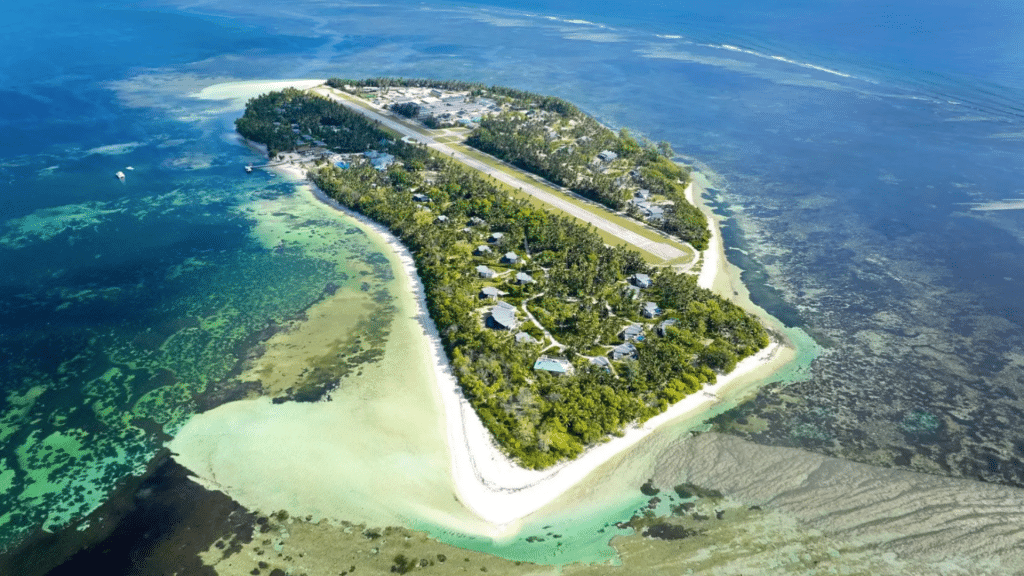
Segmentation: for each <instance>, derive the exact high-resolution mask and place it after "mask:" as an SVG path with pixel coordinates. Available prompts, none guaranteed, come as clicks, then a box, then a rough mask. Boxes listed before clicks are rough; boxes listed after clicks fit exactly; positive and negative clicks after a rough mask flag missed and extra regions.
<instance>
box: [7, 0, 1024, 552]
mask: <svg viewBox="0 0 1024 576" xmlns="http://www.w3.org/2000/svg"><path fill="white" fill-rule="evenodd" d="M1022 64H1024V5H1021V4H1019V3H1013V2H987V3H980V4H979V3H968V2H963V1H958V2H952V1H948V0H944V1H939V2H932V3H927V4H926V3H921V2H913V1H909V0H896V1H886V2H882V1H880V0H868V1H862V2H849V1H846V0H836V1H826V2H806V1H786V2H772V3H765V2H752V1H747V0H742V1H741V0H725V1H722V2H705V3H701V4H696V3H675V2H653V3H652V2H638V1H634V0H625V1H617V2H607V1H601V2H590V3H585V4H584V3H576V2H566V1H558V2H538V1H530V2H515V3H512V2H504V3H503V2H493V1H479V2H463V3H455V2H419V1H416V2H413V1H400V2H388V3H387V4H386V5H373V4H363V3H355V2H352V3H347V2H329V1H323V2H320V1H310V0H300V1H297V2H288V3H286V6H285V5H284V4H283V3H281V2H270V1H265V0H247V1H245V2H241V1H232V0H206V1H201V2H180V3H178V2H174V1H164V2H154V1H143V2H139V3H135V4H131V5H127V4H119V3H104V2H89V1H74V0H65V1H53V0H41V1H38V2H34V3H31V4H24V5H22V6H20V7H19V8H18V10H12V11H8V12H7V14H6V21H5V27H4V34H2V35H0V545H3V544H5V543H6V544H9V543H11V542H15V541H17V540H18V539H19V538H21V537H22V536H24V535H25V534H27V533H29V532H31V531H33V530H36V529H38V528H41V527H42V528H49V529H54V530H56V529H58V528H60V527H62V526H65V525H67V524H68V523H69V522H72V521H74V520H75V519H77V518H79V517H81V516H82V515H84V514H87V513H88V512H90V511H91V510H92V509H94V508H95V507H96V506H97V505H98V504H99V503H102V502H103V501H104V499H105V497H106V495H107V494H108V493H109V492H110V491H111V490H112V489H113V488H114V486H115V485H116V484H117V482H118V481H119V480H120V479H122V478H124V477H125V476H127V475H129V474H131V473H133V472H138V471H139V470H140V469H142V468H144V467H145V465H146V463H147V462H148V460H149V459H150V458H151V457H152V456H153V455H154V454H156V452H157V451H158V449H159V448H160V446H161V445H162V443H163V442H164V440H165V436H164V435H165V434H172V435H173V433H174V430H175V429H176V428H177V427H178V426H180V425H181V424H182V423H183V422H184V421H185V420H187V418H188V417H189V415H190V414H192V413H194V412H195V411H197V410H201V409H202V406H203V401H204V400H203V398H202V397H203V394H204V393H206V392H207V391H208V389H209V387H210V386H211V385H213V384H214V383H216V382H218V381H220V380H222V379H224V378H226V377H227V375H228V374H229V373H230V372H231V370H232V369H233V367H234V366H235V365H236V364H237V362H238V360H239V357H240V355H244V354H245V352H246V350H248V349H249V348H248V347H249V346H251V345H252V344H253V343H255V342H257V341H258V340H259V338H260V334H261V333H264V331H265V330H266V329H267V327H268V326H269V325H272V324H273V323H275V322H279V321H282V320H283V319H285V318H289V317H292V316H294V315H296V314H300V313H301V311H302V310H303V309H305V308H306V307H308V306H309V305H310V304H311V303H312V302H315V301H316V300H317V298H319V297H320V295H321V294H322V293H323V290H324V285H325V284H327V283H330V282H333V281H336V280H337V278H338V277H339V275H340V274H341V273H342V272H343V270H341V269H340V268H339V267H338V266H336V265H334V264H330V263H328V262H325V261H323V260H318V259H316V258H313V257H310V256H308V255H306V254H302V253H300V252H298V251H296V252H289V251H287V250H285V251H283V252H282V251H268V250H266V249H265V247H262V246H260V245H259V244H258V243H257V242H254V241H253V240H252V238H251V237H250V234H249V233H250V232H251V229H252V226H253V223H252V221H251V219H248V218H247V217H246V216H245V215H244V211H240V210H239V206H241V205H243V204H245V202H246V201H247V200H248V199H250V198H251V197H252V196H253V195H254V194H255V195H259V196H260V197H263V198H273V197H274V196H275V195H280V194H287V193H288V191H289V190H290V185H289V184H287V183H285V182H283V181H279V180H276V179H275V178H274V177H272V176H269V175H262V174H260V175H256V176H254V177H253V178H249V179H245V178H242V177H241V169H240V167H241V166H242V165H243V164H244V163H246V162H251V161H253V160H254V159H256V157H255V156H254V155H253V154H252V153H251V152H249V151H247V150H246V149H244V148H242V147H240V146H238V145H237V143H235V142H234V141H232V140H231V139H230V138H229V137H228V134H229V133H230V131H231V129H232V124H231V122H232V120H233V119H234V118H235V117H237V115H238V114H239V113H240V109H238V107H237V106H236V107H234V108H232V107H231V106H226V105H224V104H222V103H211V102H209V101H202V100H197V99H195V98H191V97H190V96H189V95H190V94H192V93H195V92H197V91H198V90H200V89H201V88H203V87H204V86H208V85H212V84H216V83H219V82H225V81H231V80H249V79H277V78H327V77H330V76H340V77H349V78H359V77H366V76H385V75H386V76H411V77H436V78H459V79H465V80H473V81H482V82H487V83H494V84H502V85H509V86H515V87H518V88H522V89H526V90H531V91H536V92H541V93H548V94H553V95H556V96H560V97H563V98H566V99H569V100H571V101H573V102H575V103H576V104H578V105H579V106H580V107H581V108H583V109H584V110H585V111H587V112H589V113H591V114H593V115H594V116H596V117H597V118H598V119H600V120H601V121H602V122H604V123H606V124H608V125H611V126H614V127H628V128H630V129H631V130H632V131H633V132H634V133H637V134H639V135H641V136H645V137H649V138H650V139H652V140H655V141H660V140H667V141H669V142H670V143H671V144H672V146H673V148H674V149H675V150H676V151H677V153H679V154H680V159H681V160H683V161H686V162H688V163H691V164H694V165H696V166H697V167H698V168H699V169H700V170H701V171H702V172H703V173H704V174H705V175H706V176H707V177H708V179H709V180H710V181H711V183H712V195H711V196H710V197H709V198H708V199H709V201H711V202H712V204H713V205H714V206H715V207H716V209H717V210H718V211H719V212H720V214H722V215H723V216H726V217H727V220H726V221H725V228H724V231H725V237H726V243H727V247H728V248H729V257H730V260H731V261H732V262H733V263H735V264H737V265H739V266H740V267H741V268H743V269H744V270H745V272H746V273H745V275H744V279H745V281H746V282H747V284H748V286H749V288H750V290H751V293H752V298H753V299H754V301H755V302H756V303H758V304H760V305H761V306H763V307H764V308H765V309H766V310H768V311H769V312H770V313H772V314H773V315H775V316H776V317H778V318H780V319H782V320H783V321H785V322H786V323H787V324H789V325H792V326H799V327H801V328H803V329H804V330H806V331H807V332H808V333H809V334H811V335H812V336H813V337H814V338H815V340H816V341H817V343H818V344H819V345H820V346H822V347H823V348H824V349H825V350H826V353H825V354H822V356H821V357H820V358H819V359H818V360H816V361H815V363H814V365H813V366H812V369H811V370H810V371H809V373H806V374H804V375H803V377H802V378H800V379H798V380H797V381H793V382H784V383H781V384H780V385H773V386H768V387H766V388H765V389H764V390H763V391H762V392H761V393H760V394H759V395H758V396H757V397H756V398H754V399H752V400H751V401H750V402H748V403H747V404H745V405H743V406H741V407H740V408H738V409H737V410H736V411H734V412H733V413H731V414H726V415H724V416H722V417H719V418H718V419H716V422H715V425H716V426H717V427H718V429H719V430H721V431H724V432H727V433H735V434H738V435H741V436H743V437H745V438H748V439H750V440H753V441H755V442H760V443H763V444H769V445H777V446H795V447H799V448H804V449H808V450H812V451H816V452H820V453H823V454H828V455H835V456H840V457H843V458H848V459H852V460H858V461H866V462H871V463H875V464H880V465H884V466H896V467H903V468H911V469H923V468H927V469H929V470H930V471H937V472H939V473H942V474H948V475H952V476H961V477H969V478H978V479H982V480H985V481H990V482H1001V483H1006V484H1010V485H1013V486H1024V400H1022V395H1024V337H1022V335H1024V303H1022V300H1021V295H1022V294H1024V245H1022V241H1024V212H1022V210H1024V190H1022V188H1024V185H1022V184H1021V182H1024V167H1022V166H1024V157H1022V151H1024V125H1022V121H1024V76H1022V75H1021V74H1020V73H1019V71H1020V70H1021V69H1022V66H1021V65H1022ZM128 167H131V169H130V170H129V169H128ZM118 170H122V171H125V172H126V174H127V178H126V182H125V183H124V184H122V183H121V182H119V181H118V180H117V179H116V178H114V173H115V172H116V171H118ZM353 242H355V240H353ZM782 389H785V390H786V394H788V395H796V396H799V397H801V398H803V399H804V402H803V403H802V404H800V405H799V406H792V405H787V404H785V403H784V402H782V401H781V400H779V394H780V393H781V392H780V391H781V390H782ZM740 418H742V420H743V421H744V422H749V421H750V420H751V419H755V420H758V421H761V422H763V423H764V426H762V427H758V428H757V432H751V431H749V430H750V428H747V427H743V426H737V425H736V424H735V422H736V421H737V419H740ZM921 462H926V463H928V466H924V467H922V465H921V464H920V463H921Z"/></svg>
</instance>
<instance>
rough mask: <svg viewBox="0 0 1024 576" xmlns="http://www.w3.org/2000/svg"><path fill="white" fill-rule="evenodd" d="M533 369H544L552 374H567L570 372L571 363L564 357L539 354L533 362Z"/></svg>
mask: <svg viewBox="0 0 1024 576" xmlns="http://www.w3.org/2000/svg"><path fill="white" fill-rule="evenodd" d="M533 369H534V370H544V371H546V372H551V373H552V374H569V373H571V372H572V363H571V362H569V361H568V360H566V359H565V358H549V357H547V356H541V357H540V358H538V359H537V361H536V362H534V363H533Z"/></svg>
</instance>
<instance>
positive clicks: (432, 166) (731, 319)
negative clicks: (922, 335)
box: [239, 81, 768, 567]
mask: <svg viewBox="0 0 1024 576" xmlns="http://www.w3.org/2000/svg"><path fill="white" fill-rule="evenodd" d="M339 82H342V83H343V84H351V82H352V81H339ZM277 94H280V93H277ZM286 96H287V98H286V102H287V105H286V106H281V104H280V102H281V101H282V100H281V98H283V97H282V96H277V95H269V96H266V97H260V98H258V99H254V100H253V101H251V102H250V106H249V107H248V108H247V111H246V116H245V117H243V118H242V119H240V121H239V124H240V125H247V123H246V122H243V121H244V120H246V117H248V116H249V114H250V109H252V110H254V112H253V114H257V112H255V111H256V110H259V111H262V114H266V107H267V103H268V102H270V103H274V104H273V107H272V109H273V110H275V111H277V110H281V109H283V110H285V111H295V114H296V116H295V117H289V116H287V115H286V114H285V113H284V112H279V111H278V112H275V114H285V115H284V116H282V117H281V118H282V119H280V120H276V121H278V122H281V123H282V124H283V125H288V126H290V125H291V124H293V123H296V122H300V121H301V122H307V121H310V120H311V119H310V118H307V117H306V116H305V114H306V112H304V111H306V110H308V109H309V108H307V103H305V102H303V100H319V99H318V98H315V97H313V96H308V95H302V94H295V93H288V94H287V95H286ZM316 105H319V104H316ZM309 106H313V104H309ZM568 110H569V111H570V112H571V109H568ZM330 113H332V114H334V113H338V112H337V111H331V112H330ZM339 114H340V116H339V117H337V118H335V119H334V120H332V121H337V122H339V123H343V124H339V125H348V126H356V125H358V120H357V119H356V118H360V119H361V118H362V117H361V116H358V115H357V114H356V113H354V112H350V111H347V110H346V109H344V108H343V109H342V112H340V113H339ZM346 114H347V115H351V116H355V117H356V118H348V117H345V115H346ZM268 118H269V117H268ZM368 124H369V123H368ZM271 125H273V121H271ZM364 127H365V126H364ZM370 127H372V124H370ZM251 134H252V137H253V138H254V139H257V140H258V138H259V137H260V136H261V135H267V137H268V138H271V139H272V138H274V137H276V132H267V133H266V134H264V133H262V132H259V131H255V132H253V133H251ZM612 136H613V137H614V135H612ZM391 150H392V152H393V153H395V154H396V156H397V157H399V158H401V159H402V164H404V165H395V166H392V167H391V168H389V169H388V170H387V171H378V170H375V169H373V168H372V167H370V166H367V165H360V166H354V167H352V168H350V169H347V170H341V169H338V168H336V167H334V166H324V167H321V168H320V169H319V170H317V171H314V172H313V173H312V174H311V176H312V178H313V179H314V181H315V182H316V183H317V185H318V186H320V188H321V189H323V190H324V191H325V193H327V194H328V195H329V196H331V197H332V198H334V199H335V200H337V201H338V202H339V203H341V204H343V205H345V206H348V207H349V208H352V209H354V210H356V211H358V212H361V213H363V214H365V215H367V216H368V217H370V218H372V219H374V220H376V221H377V222H380V223H381V224H383V225H384V226H386V227H387V228H388V229H389V230H391V232H392V233H393V234H395V235H396V236H397V237H398V238H399V239H400V240H401V241H402V242H403V243H404V244H405V245H406V246H407V247H408V248H409V250H410V251H411V252H412V254H413V256H414V259H415V263H416V267H417V271H418V273H419V276H420V279H421V280H422V282H423V285H424V287H425V290H426V296H427V306H428V310H429V313H430V315H431V317H432V318H433V319H434V322H435V323H436V324H437V326H438V328H439V330H440V333H441V338H442V341H443V343H444V346H445V350H446V352H447V354H448V357H449V358H450V359H451V364H452V369H453V371H454V373H455V375H456V377H457V379H458V382H459V384H460V386H461V387H462V389H463V391H464V393H465V394H466V397H467V398H468V399H469V400H470V402H471V403H472V405H473V407H474V408H475V409H476V411H477V413H478V414H479V415H480V418H481V420H482V421H483V423H484V425H485V426H487V428H488V429H489V430H490V431H491V433H492V434H493V435H494V438H495V440H496V441H497V443H498V444H499V445H500V446H501V447H502V448H503V449H504V450H505V451H506V452H507V453H508V454H510V455H511V456H513V457H515V458H517V459H518V460H519V461H520V462H521V463H522V464H523V465H525V466H529V467H535V468H542V467H546V466H550V465H552V464H554V463H556V462H558V461H560V460H563V459H566V458H572V457H575V456H576V455H578V454H579V453H580V452H582V451H583V450H584V448H585V447H586V446H588V445H590V444H593V443H595V442H599V441H601V440H602V439H603V438H605V437H607V436H608V435H609V434H617V433H620V432H621V431H622V428H623V426H624V425H626V424H628V423H630V422H636V421H644V420H646V419H648V418H650V417H651V416H653V415H655V414H657V413H659V412H661V411H662V410H664V409H665V408H666V407H667V406H668V405H669V404H671V403H673V402H676V401H678V400H680V399H681V398H683V397H685V396H686V395H688V394H691V393H693V392H695V391H697V390H699V389H700V387H701V386H702V385H703V384H704V383H706V382H712V381H714V379H715V377H716V371H721V370H727V369H729V368H730V367H731V366H733V365H735V362H736V361H737V360H738V359H740V358H742V357H745V356H747V355H749V354H752V353H753V352H755V351H756V350H758V349H759V348H761V347H763V346H764V345H766V344H767V342H768V340H767V335H766V334H765V332H764V330H763V328H762V327H761V326H760V324H758V322H757V321H756V320H755V319H753V318H752V317H750V316H748V315H747V314H745V313H744V312H743V311H742V310H741V309H740V308H738V307H736V306H735V305H733V304H731V303H730V302H728V301H725V300H722V299H721V298H718V297H717V296H715V295H714V294H712V293H711V292H710V291H707V290H703V289H700V288H698V287H697V286H696V282H695V280H694V278H693V277H692V276H688V275H680V274H675V273H673V272H671V271H669V270H660V271H658V270H655V269H652V268H651V267H649V266H648V265H647V264H645V263H644V260H643V258H642V257H641V256H640V255H639V254H637V253H636V252H635V251H632V250H629V249H626V248H623V247H614V248H612V247H608V246H605V245H604V242H603V241H602V239H601V238H600V237H599V236H598V235H597V234H596V232H595V231H594V230H593V229H592V228H590V227H587V226H584V225H581V224H578V223H577V222H576V221H575V220H572V219H569V218H567V217H565V216H562V215H555V214H551V213H548V212H546V211H544V210H542V209H539V208H534V207H532V206H531V205H529V204H528V203H526V202H524V201H522V200H515V199H513V198H511V197H510V196H509V195H508V194H507V192H505V191H504V190H502V189H501V188H499V187H497V186H496V185H495V184H493V183H492V182H491V181H490V180H489V179H486V178H484V177H482V176H481V175H480V174H479V173H477V172H475V171H472V170H469V169H467V168H465V167H463V166H462V165H460V164H457V163H455V162H453V161H451V160H449V159H447V158H443V157H440V156H437V155H435V154H433V153H431V152H430V151H428V150H426V149H424V148H421V147H417V146H413V145H406V144H404V143H396V144H394V145H392V147H391ZM425 171H429V172H430V179H427V178H425V177H424V174H425ZM414 189H415V190H417V191H420V192H422V193H425V194H426V195H427V196H429V197H430V198H431V202H430V203H429V204H428V206H429V208H431V212H430V213H427V212H425V211H423V210H422V209H421V207H422V205H421V204H419V203H416V202H413V200H412V191H413V190H414ZM440 214H445V215H447V216H448V217H449V219H451V221H452V222H457V223H460V226H440V225H437V224H435V223H434V218H435V217H436V216H437V215H440ZM472 217H476V218H481V219H483V220H484V221H486V222H487V226H488V227H489V228H490V229H489V231H488V230H486V229H483V228H480V229H479V230H477V231H471V232H470V234H471V235H470V236H467V233H466V232H462V231H460V230H459V228H461V223H463V222H466V221H467V220H468V219H470V218H472ZM496 231H500V232H503V233H504V234H505V238H504V240H503V243H502V245H501V247H500V248H496V251H497V252H499V253H500V252H501V251H504V250H515V251H517V252H518V253H520V254H522V255H526V254H527V250H526V247H527V246H529V251H528V253H529V257H528V258H527V259H526V260H525V261H524V263H523V264H522V265H520V266H519V267H516V268H514V270H523V271H526V272H528V273H529V274H531V275H532V276H533V277H534V278H535V279H536V280H537V284H535V285H529V286H524V287H520V286H514V285H512V284H509V283H508V281H507V279H501V280H494V281H489V284H488V285H500V286H501V289H502V290H504V291H506V292H509V295H508V296H506V297H505V300H506V301H509V302H510V303H513V304H516V305H517V306H518V305H519V304H521V303H522V302H523V301H524V299H529V300H528V301H527V303H526V306H527V307H528V310H529V311H530V312H531V313H532V314H533V315H534V316H535V317H536V318H537V320H538V322H539V323H540V324H541V325H542V326H543V327H544V329H545V330H547V331H549V332H551V334H552V335H553V336H554V337H555V338H556V339H558V340H559V341H561V342H562V343H563V344H565V345H567V346H569V349H568V350H567V351H566V356H568V357H570V358H572V357H573V351H581V352H585V353H593V350H594V349H595V347H597V348H598V350H599V351H606V350H607V345H609V344H616V343H618V342H620V340H618V337H617V336H616V335H617V334H618V332H619V331H620V330H621V329H622V327H623V326H624V325H625V323H627V322H632V321H637V320H638V319H639V318H638V312H639V303H638V302H637V301H634V300H632V299H631V298H630V297H629V296H628V295H627V291H626V290H625V279H626V277H627V276H629V275H630V274H634V273H638V272H642V273H646V274H650V275H652V276H653V277H654V286H653V287H652V288H650V289H648V290H647V291H646V292H645V294H644V298H645V299H649V300H655V301H657V302H659V303H660V305H661V307H662V308H664V309H665V310H666V312H667V317H671V318H674V319H676V320H677V324H676V326H674V327H672V328H670V329H669V330H667V332H666V335H665V336H664V337H659V336H657V335H656V333H655V331H654V330H653V326H651V327H650V329H649V330H648V338H647V339H646V340H645V341H644V342H642V343H638V344H637V349H638V358H637V359H636V360H635V361H632V362H625V363H621V364H619V365H618V366H617V369H616V372H617V374H618V376H615V375H612V374H609V373H607V372H605V371H604V370H602V369H598V368H594V367H591V366H590V365H589V363H588V360H587V359H586V358H577V359H576V361H575V364H576V371H575V373H574V374H573V375H570V376H562V377H556V376H552V375H550V374H548V373H545V372H534V371H533V370H532V366H533V363H534V361H535V360H536V359H537V357H538V355H539V348H540V347H538V346H524V345H517V344H516V343H515V342H514V339H513V338H512V335H511V334H510V333H506V332H497V331H494V330H490V329H487V328H484V327H483V325H482V322H481V320H480V311H481V308H482V307H483V306H485V304H484V303H482V302H481V301H480V300H479V299H478V296H477V295H478V293H479V290H480V289H481V287H482V286H483V285H484V282H485V281H484V280H481V279H479V278H477V277H476V275H475V266H476V265H477V264H480V263H488V264H489V265H491V264H494V262H495V260H496V259H495V258H490V257H474V256H472V255H471V252H472V249H473V247H474V246H475V245H477V244H480V243H482V242H483V241H484V237H485V236H486V235H487V234H488V233H489V232H496ZM520 310H521V308H520ZM522 317H523V314H522V313H520V318H522ZM527 331H528V332H530V333H532V334H534V335H535V336H540V328H539V327H536V326H532V325H530V327H529V328H527ZM395 565H396V566H399V567H402V566H405V565H406V563H399V562H397V560H396V563H395Z"/></svg>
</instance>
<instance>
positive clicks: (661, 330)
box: [657, 318, 679, 337]
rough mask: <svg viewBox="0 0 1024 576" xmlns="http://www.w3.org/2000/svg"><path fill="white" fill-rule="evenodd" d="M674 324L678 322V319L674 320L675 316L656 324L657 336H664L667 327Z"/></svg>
mask: <svg viewBox="0 0 1024 576" xmlns="http://www.w3.org/2000/svg"><path fill="white" fill-rule="evenodd" d="M676 324H679V320H676V319H675V318H669V319H668V320H665V321H664V322H661V323H660V324H658V328H657V330H658V336H662V337H664V336H665V334H666V333H667V332H668V327H669V326H675V325H676Z"/></svg>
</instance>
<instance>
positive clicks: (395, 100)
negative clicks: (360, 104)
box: [376, 88, 501, 127]
mask: <svg viewBox="0 0 1024 576" xmlns="http://www.w3.org/2000/svg"><path fill="white" fill-rule="evenodd" d="M376 92H377V101H378V103H379V104H381V105H382V106H385V107H392V106H394V105H401V104H413V105H415V106H416V108H417V110H418V112H417V114H416V119H417V120H420V121H427V120H430V119H432V120H433V121H434V122H435V123H436V124H438V125H440V126H456V125H463V126H468V127H473V126H474V125H475V124H476V123H477V122H479V121H480V119H481V118H483V117H484V116H487V115H489V114H497V113H498V112H501V105H499V104H498V103H497V102H495V101H494V100H491V99H490V98H482V97H476V96H471V95H470V94H469V92H454V91H448V90H440V89H438V88H389V89H388V90H387V92H382V91H380V90H377V91H376Z"/></svg>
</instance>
